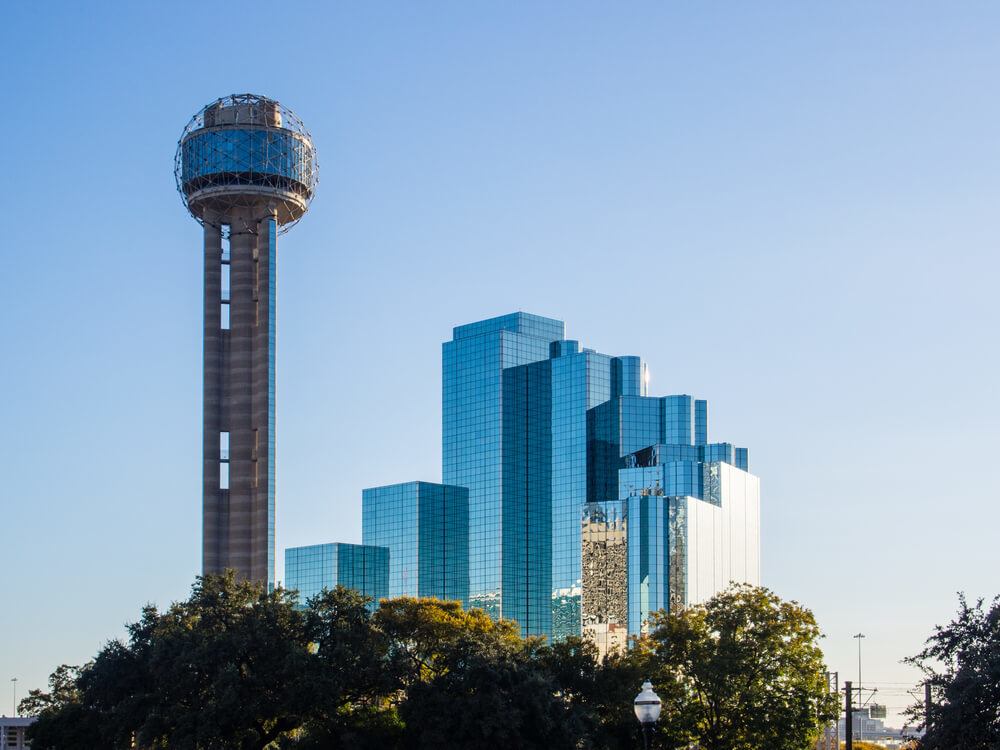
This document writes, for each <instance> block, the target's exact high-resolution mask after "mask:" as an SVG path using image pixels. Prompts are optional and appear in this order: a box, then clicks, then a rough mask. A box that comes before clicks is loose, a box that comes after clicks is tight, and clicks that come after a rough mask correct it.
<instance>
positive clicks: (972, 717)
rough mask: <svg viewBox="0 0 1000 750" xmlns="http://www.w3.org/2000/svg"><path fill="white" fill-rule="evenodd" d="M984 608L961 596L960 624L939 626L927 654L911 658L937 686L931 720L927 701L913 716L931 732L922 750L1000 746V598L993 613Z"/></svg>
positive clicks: (957, 620)
mask: <svg viewBox="0 0 1000 750" xmlns="http://www.w3.org/2000/svg"><path fill="white" fill-rule="evenodd" d="M983 604H984V602H983V600H982V599H980V600H978V601H977V602H976V604H975V605H973V606H970V605H969V603H968V602H967V601H966V599H965V596H964V595H962V594H960V595H959V609H958V614H957V615H956V617H955V619H953V620H952V621H951V622H950V623H948V625H945V626H940V625H939V626H937V627H936V628H935V629H934V633H933V635H931V637H930V638H928V639H927V642H926V643H925V644H924V648H923V650H922V651H921V652H920V653H919V654H917V655H916V656H913V657H911V658H909V659H906V663H908V664H912V665H913V666H916V667H918V668H919V669H920V670H921V671H922V672H923V673H924V677H925V678H926V680H927V681H928V682H929V683H930V685H931V698H932V700H931V715H930V717H927V716H925V711H924V704H923V702H920V703H918V704H916V705H914V706H912V707H911V708H910V709H909V710H908V711H907V715H908V716H909V718H910V719H911V720H913V721H914V723H918V724H919V725H920V726H921V727H922V728H924V729H926V732H925V734H924V737H923V739H922V740H921V742H920V747H921V750H944V749H945V748H948V750H950V749H951V748H957V747H960V748H963V749H964V750H995V749H996V748H997V747H1000V715H998V713H997V706H1000V597H997V598H995V599H994V600H993V602H992V604H991V606H990V608H989V609H988V610H987V609H984V607H983ZM928 719H929V721H928Z"/></svg>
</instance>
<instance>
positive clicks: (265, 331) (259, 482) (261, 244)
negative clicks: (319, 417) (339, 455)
mask: <svg viewBox="0 0 1000 750" xmlns="http://www.w3.org/2000/svg"><path fill="white" fill-rule="evenodd" d="M275 218H276V216H275V211H274V209H273V208H270V207H268V208H267V209H265V210H263V211H261V212H260V213H259V214H258V219H259V223H258V235H257V237H258V242H257V263H256V272H257V283H256V295H257V317H256V327H255V329H254V334H253V361H252V367H253V382H254V390H253V399H252V403H251V422H252V427H253V430H254V432H253V434H254V436H255V438H256V445H255V448H256V452H255V456H254V458H255V459H256V460H255V461H254V464H253V466H252V467H251V468H252V470H253V471H254V477H255V479H256V481H255V482H254V486H253V492H254V497H253V517H254V533H253V539H252V540H251V570H252V571H253V578H254V579H255V580H261V581H273V580H274V538H273V530H274V496H273V490H274V456H273V455H272V454H271V443H272V440H273V435H274V423H273V419H274V391H273V388H274V382H273V377H274V342H275V331H274V326H275V308H276V305H275V299H274V290H275V287H276V284H275V278H274V273H275V269H276V264H277V258H276V257H275V254H276V252H277V238H276V237H274V236H273V234H272V231H271V220H273V219H275ZM274 229H275V233H276V231H277V226H275V228H274Z"/></svg>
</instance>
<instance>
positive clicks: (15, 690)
mask: <svg viewBox="0 0 1000 750" xmlns="http://www.w3.org/2000/svg"><path fill="white" fill-rule="evenodd" d="M10 684H11V685H13V686H14V718H17V678H16V677H11V678H10Z"/></svg>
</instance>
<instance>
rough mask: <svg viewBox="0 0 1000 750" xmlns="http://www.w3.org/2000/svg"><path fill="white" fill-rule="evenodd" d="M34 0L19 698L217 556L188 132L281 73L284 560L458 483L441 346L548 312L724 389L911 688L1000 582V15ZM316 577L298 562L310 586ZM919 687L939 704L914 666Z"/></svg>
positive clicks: (11, 507) (768, 479)
mask: <svg viewBox="0 0 1000 750" xmlns="http://www.w3.org/2000/svg"><path fill="white" fill-rule="evenodd" d="M3 15H4V23H3V24H2V26H0V42H2V44H0V50H2V51H0V55H2V59H0V83H2V88H0V90H2V91H3V92H4V97H5V110H6V114H7V117H6V132H7V136H6V138H5V139H4V142H5V144H6V148H5V149H4V157H3V172H4V178H3V181H2V183H0V196H2V202H0V206H2V208H3V210H4V213H5V217H6V221H5V222H4V225H5V229H4V232H3V239H2V240H0V253H2V267H3V275H2V288H3V297H4V304H3V310H4V321H5V325H4V331H5V340H4V346H3V352H4V357H3V361H2V367H0V386H2V388H3V393H4V394H5V398H4V399H3V403H2V412H0V413H2V418H0V422H2V425H3V429H2V430H0V456H2V462H3V464H2V470H3V483H2V492H3V496H2V498H0V503H2V513H0V519H2V524H3V531H4V533H3V539H4V541H3V544H2V545H0V567H2V570H3V573H4V596H3V598H4V601H5V602H6V603H7V609H6V614H5V615H4V617H3V626H2V635H0V678H2V680H3V685H0V694H2V695H3V696H4V697H3V700H2V702H0V712H7V713H9V711H10V683H9V682H7V680H9V678H10V677H13V676H17V677H19V678H20V681H19V686H20V687H19V690H20V691H21V693H22V694H23V692H24V690H25V689H27V688H29V687H37V686H40V685H41V684H42V683H43V682H44V680H45V678H46V676H47V674H48V673H49V672H50V671H51V669H52V668H53V667H55V666H56V665H58V664H59V663H61V662H70V663H79V662H82V661H84V660H85V659H87V658H88V657H90V656H91V655H93V654H94V653H95V652H96V651H97V649H98V648H99V647H100V646H101V644H102V642H103V641H104V640H105V639H107V638H110V637H113V636H116V635H118V634H120V633H122V632H123V629H122V625H123V623H125V622H126V621H129V620H132V619H134V618H136V617H137V615H138V613H139V608H140V606H141V605H142V604H144V603H145V602H147V601H153V602H156V603H159V604H161V605H164V604H167V603H168V602H169V601H170V600H171V599H176V598H180V597H183V596H184V595H185V594H186V592H187V590H188V587H189V585H190V583H191V581H192V579H193V578H194V576H195V575H196V574H197V573H198V572H199V564H200V559H199V556H200V471H201V468H200V458H199V451H200V445H201V443H200V429H201V421H200V419H201V417H200V414H201V393H200V388H201V371H200V368H201V292H202V287H201V271H202V260H201V255H200V239H199V228H198V226H197V225H196V224H195V222H194V221H193V220H191V219H190V218H189V217H188V216H187V215H186V214H185V212H184V210H183V209H182V207H181V203H180V200H179V198H178V196H177V194H176V192H175V189H174V184H173V175H172V158H173V152H174V147H175V143H176V140H177V138H178V136H179V135H180V131H181V129H182V127H183V126H184V124H185V123H186V122H187V120H188V118H189V117H190V116H191V115H192V114H193V113H194V112H195V111H196V110H197V109H199V108H200V107H201V106H202V105H204V104H205V103H207V102H209V101H211V100H212V99H214V98H216V97H218V96H221V95H224V94H228V93H233V92H243V91H253V92H258V93H262V94H266V95H268V96H273V97H276V98H278V99H280V100H281V101H282V102H285V103H287V104H288V105H289V106H291V107H292V108H293V109H294V110H295V111H296V112H297V113H298V114H299V115H300V116H301V117H302V118H303V120H304V121H305V122H306V124H307V126H308V127H309V128H310V130H311V131H312V134H313V136H314V138H315V140H316V143H317V146H318V149H319V154H320V163H321V184H320V189H319V192H318V196H317V198H316V200H315V202H314V203H313V208H312V211H311V213H310V215H308V216H307V217H306V218H305V220H304V221H303V222H302V223H301V224H300V225H299V226H298V227H296V228H295V229H294V230H293V231H292V232H291V233H289V234H288V235H286V236H285V237H284V238H282V240H281V242H280V245H279V247H280V249H279V275H278V342H279V343H278V409H277V418H278V456H277V458H278V469H277V471H278V473H277V477H278V480H277V481H278V488H277V489H278V517H277V520H278V559H279V560H281V559H282V553H283V549H284V548H285V547H286V546H290V545H298V544H307V543H315V542H325V541H335V540H341V541H358V540H360V491H361V488H362V487H365V486H371V485H378V484H384V483H388V482H395V481H401V480H409V479H416V478H422V479H428V480H435V479H439V477H440V343H441V342H442V341H443V340H445V339H447V338H448V337H449V335H450V330H451V327H452V326H453V325H456V324H460V323H464V322H469V321H473V320H477V319H480V318H483V317H488V316H492V315H495V314H500V313H505V312H509V311H512V310H517V309H523V310H527V311H531V312H537V313H540V314H544V315H549V316H553V317H558V318H562V319H564V320H566V321H567V323H568V332H569V335H570V336H572V337H573V338H579V339H581V340H582V342H583V343H584V345H586V346H591V347H594V348H596V349H598V350H600V351H604V352H607V353H611V354H639V355H641V356H643V357H644V358H645V359H646V361H647V362H648V363H649V366H650V370H651V372H652V377H653V380H652V383H651V391H652V392H654V393H656V394H667V393H678V392H687V393H691V394H694V395H696V396H698V397H703V398H707V399H709V403H710V409H711V420H712V428H713V432H712V435H713V436H714V437H715V438H718V439H725V440H731V441H733V442H736V443H738V444H740V445H747V446H749V447H750V457H751V468H752V469H753V470H754V471H755V473H757V474H759V475H760V476H761V477H762V483H763V493H764V494H763V577H764V581H765V583H766V584H767V585H769V586H771V587H772V588H774V589H775V590H776V591H777V592H778V593H779V594H780V595H782V596H785V597H790V598H796V599H798V600H800V601H802V602H803V603H805V604H807V605H808V606H810V607H812V608H813V609H814V611H815V612H816V614H817V617H818V618H819V621H820V624H821V626H822V627H823V629H824V631H825V632H826V634H827V640H826V642H825V649H826V652H827V655H828V660H829V662H830V665H831V667H832V668H834V669H837V670H839V671H840V673H841V677H842V678H855V679H856V676H857V675H856V671H857V662H856V650H855V646H856V642H855V641H853V640H852V639H851V635H852V634H853V633H855V632H857V631H859V630H863V631H864V632H866V633H867V635H868V637H867V639H866V640H865V667H864V673H865V682H868V681H869V679H875V680H876V681H878V682H879V683H880V684H883V685H886V686H887V687H888V686H889V683H894V682H899V683H902V682H906V681H908V680H911V679H913V677H914V675H913V673H912V672H911V671H909V670H907V669H906V668H904V667H901V666H900V665H899V664H898V661H899V659H901V658H902V657H904V656H906V655H907V654H911V653H913V652H914V651H916V650H917V649H918V648H919V646H920V644H921V641H922V640H923V638H924V637H925V636H926V635H927V634H928V633H929V632H930V630H931V627H932V626H933V625H934V624H935V623H936V622H941V621H944V620H946V619H947V618H948V617H949V616H950V614H951V613H952V612H953V611H954V609H955V605H956V599H955V592H956V591H957V590H960V589H961V590H965V591H968V592H969V593H970V594H971V595H984V594H992V593H996V592H998V591H1000V582H998V578H997V571H998V569H1000V545H998V544H997V528H998V526H1000V509H998V501H1000V478H998V477H1000V475H998V473H997V472H996V471H995V469H994V463H995V458H996V455H997V449H998V447H1000V446H998V424H1000V396H998V388H997V384H996V380H997V376H996V372H997V369H998V364H1000V356H998V352H997V328H998V323H1000V320H998V313H997V303H996V292H997V279H998V278H1000V262H998V253H997V243H998V232H997V222H998V219H997V217H998V206H1000V138H998V135H997V133H998V131H997V123H998V121H1000V99H998V97H997V94H996V82H997V80H998V79H1000V45H998V44H997V39H998V31H1000V6H997V4H996V3H992V2H981V3H976V2H963V3H914V2H909V1H907V2H898V3H894V2H880V3H870V2H838V3H822V4H821V3H812V2H799V1H798V0H796V1H794V2H788V3H711V4H706V3H680V2H670V3H667V2H657V3H632V4H629V5H628V6H627V7H626V6H624V5H622V4H616V3H604V2H600V3H587V2H549V3H466V2H456V3H441V2H435V3H393V4H390V3H353V4H348V3H338V4H328V3H318V4H315V5H309V4H306V3H293V4H287V3H286V4H275V3H267V4H254V3H250V2H240V3H222V2H220V3H190V4H186V3H178V2H174V3H121V4H117V5H114V4H112V3H89V4H69V3H64V4H61V3H44V4H39V3H17V4H10V5H8V6H7V7H6V8H5V9H4V14H3ZM279 572H280V570H279ZM882 696H883V702H886V703H888V704H889V705H890V706H892V707H895V706H901V705H903V703H904V702H905V701H904V698H903V697H902V695H901V694H898V693H897V694H895V695H891V694H890V693H889V692H888V691H883V693H882Z"/></svg>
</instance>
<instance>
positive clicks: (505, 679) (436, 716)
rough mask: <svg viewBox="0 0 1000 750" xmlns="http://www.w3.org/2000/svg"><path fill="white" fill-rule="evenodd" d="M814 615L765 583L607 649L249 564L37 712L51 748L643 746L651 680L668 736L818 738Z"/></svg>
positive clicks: (715, 742)
mask: <svg viewBox="0 0 1000 750" xmlns="http://www.w3.org/2000/svg"><path fill="white" fill-rule="evenodd" d="M818 638H819V632H818V629H817V628H816V625H815V622H814V621H813V619H812V615H811V614H810V613H809V612H808V610H805V609H803V608H801V607H799V606H798V605H797V604H795V603H794V602H783V601H781V600H780V599H778V598H777V597H776V596H775V595H774V594H772V593H771V592H769V591H767V590H765V589H754V588H750V587H740V588H734V589H731V590H730V591H728V592H726V593H724V594H721V595H720V596H718V597H716V598H715V599H713V600H711V601H710V602H708V603H707V604H706V605H705V606H703V607H692V608H688V609H686V610H683V611H681V612H676V613H672V614H667V613H659V614H658V615H657V616H656V617H655V618H654V620H653V622H652V624H651V630H650V633H649V635H648V636H645V637H642V638H640V639H637V640H635V641H634V642H633V643H632V645H631V648H630V649H628V650H627V651H626V652H624V653H622V654H617V655H612V656H610V657H608V658H607V659H605V660H603V661H602V660H599V659H598V658H597V651H596V649H595V648H594V647H593V645H592V644H590V643H589V642H587V641H584V640H581V639H579V638H569V639H567V640H565V641H562V642H559V643H555V644H546V643H545V642H544V641H543V640H542V639H538V638H528V639H523V638H521V637H520V636H519V635H518V628H517V626H516V624H515V623H513V622H510V621H503V620H501V621H499V622H497V621H494V620H492V619H490V617H489V616H488V615H486V614H485V613H484V612H482V611H480V610H475V609H473V610H463V609H462V607H461V605H460V604H458V603H457V602H444V601H439V600H436V599H412V598H400V599H391V600H384V601H383V602H382V603H381V606H380V607H379V608H378V609H377V610H375V611H374V612H373V611H372V608H371V606H370V602H369V601H368V600H367V599H365V598H364V597H362V596H360V595H359V594H357V593H356V592H354V591H351V590H348V589H343V588H337V589H336V590H334V591H325V592H323V593H322V594H321V595H319V596H317V597H315V598H314V599H312V600H310V601H309V602H307V603H306V604H305V605H300V604H298V603H297V601H296V598H295V597H294V595H292V594H290V593H289V592H286V591H283V590H280V589H279V590H277V591H272V592H268V591H265V590H264V589H263V588H261V587H258V586H254V585H251V584H248V583H245V582H240V581H237V580H236V579H235V578H234V577H233V576H232V575H225V576H208V577H205V578H201V579H199V580H198V581H197V582H196V583H195V585H194V587H193V588H192V592H191V596H190V597H189V598H188V599H187V600H186V601H183V602H177V603H174V604H172V605H171V606H170V607H169V608H167V609H166V610H165V611H162V612H161V611H159V610H157V609H156V608H155V607H152V606H147V607H146V608H145V609H143V611H142V614H141V617H140V619H139V620H138V622H136V623H134V624H132V625H130V626H128V636H127V638H126V639H123V640H114V641H110V642H109V643H108V644H107V645H106V646H105V647H104V648H102V649H101V651H100V652H99V653H98V654H97V656H96V657H95V659H94V660H93V661H92V662H90V663H88V664H86V665H84V666H82V667H70V666H62V667H59V668H58V669H56V671H55V672H54V673H53V674H52V677H51V678H50V681H49V689H48V691H40V690H33V691H32V692H31V693H30V694H29V696H28V697H27V698H25V699H24V701H22V703H21V710H22V711H23V712H24V713H26V714H29V715H34V716H37V717H38V721H37V723H36V724H35V725H34V726H33V728H32V730H31V731H32V739H33V741H34V745H33V747H34V748H35V750H69V749H75V748H92V747H97V746H101V747H107V748H114V749H117V748H133V747H135V748H148V749H150V750H152V749H154V748H171V749H172V750H173V749H179V750H189V749H190V750H202V749H205V750H216V749H222V748H234V749H239V750H251V749H252V750H264V749H265V748H271V749H277V748H298V749H299V750H309V749H310V748H341V747H342V748H362V749H364V748H386V749H392V748H400V749H402V748H442V747H449V748H481V747H488V746H495V747H518V748H526V749H530V748H567V749H569V748H602V749H604V748H607V749H608V750H615V749H616V748H622V749H624V748H634V747H636V746H637V743H639V741H640V740H639V726H638V722H637V721H636V720H635V716H634V714H633V712H632V700H633V699H634V697H635V695H636V693H637V692H638V690H639V686H640V684H641V683H642V681H643V680H644V679H647V678H648V679H651V680H652V681H653V683H654V685H655V687H656V690H657V692H658V693H659V695H660V696H661V698H662V699H663V701H664V711H663V716H662V719H661V722H660V726H659V727H658V730H657V731H658V734H659V738H660V742H661V745H660V746H662V747H674V746H679V745H686V744H688V743H700V745H701V747H703V748H705V749H706V750H714V749H715V748H723V747H725V748H731V749H732V750H740V749H741V748H751V747H763V746H768V747H772V746H773V747H779V748H796V749H799V748H804V747H805V746H806V742H807V740H808V739H809V738H810V737H811V736H812V735H813V734H814V733H815V732H816V730H817V729H818V727H819V726H820V723H821V722H823V721H826V720H828V719H829V718H830V717H831V715H832V714H831V711H832V709H831V707H830V705H829V700H828V696H827V695H826V693H825V683H824V682H823V680H822V671H823V665H822V662H821V654H820V652H819V649H818V647H817V639H818Z"/></svg>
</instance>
